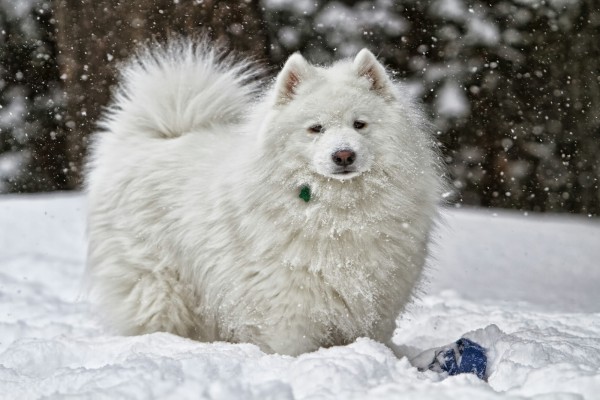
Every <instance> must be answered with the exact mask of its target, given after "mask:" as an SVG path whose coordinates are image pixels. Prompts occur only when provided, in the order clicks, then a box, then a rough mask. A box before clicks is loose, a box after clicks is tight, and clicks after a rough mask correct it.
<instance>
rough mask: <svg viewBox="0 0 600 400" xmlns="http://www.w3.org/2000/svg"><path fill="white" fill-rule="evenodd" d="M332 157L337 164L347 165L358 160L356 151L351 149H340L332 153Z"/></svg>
mask: <svg viewBox="0 0 600 400" xmlns="http://www.w3.org/2000/svg"><path fill="white" fill-rule="evenodd" d="M331 158H332V159H333V162H334V163H336V164H337V165H339V166H342V167H345V166H347V165H350V164H352V163H353V162H354V160H356V153H355V152H353V151H352V150H350V149H344V150H338V151H336V152H335V153H333V154H332V155H331Z"/></svg>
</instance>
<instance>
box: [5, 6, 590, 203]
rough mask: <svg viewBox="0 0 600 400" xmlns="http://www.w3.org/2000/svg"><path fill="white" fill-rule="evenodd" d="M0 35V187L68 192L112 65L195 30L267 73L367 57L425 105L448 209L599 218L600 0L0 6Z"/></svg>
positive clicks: (74, 183)
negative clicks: (360, 54)
mask: <svg viewBox="0 0 600 400" xmlns="http://www.w3.org/2000/svg"><path fill="white" fill-rule="evenodd" d="M50 5H52V7H50ZM52 8H53V10H52ZM53 11H54V15H55V17H54V18H53ZM0 25H1V27H2V35H1V36H0V59H1V60H2V63H1V64H0V106H1V107H2V108H0V192H2V191H35V190H52V189H62V188H67V187H68V188H77V187H80V186H79V185H80V184H81V166H82V162H83V157H84V154H85V152H86V147H87V138H88V135H89V133H90V132H91V131H92V130H93V129H94V126H95V125H94V124H95V123H96V120H97V118H98V115H99V113H100V112H101V109H102V107H103V106H104V105H105V104H106V103H107V101H108V99H109V96H110V87H111V85H113V84H114V73H115V66H116V62H117V61H118V60H122V59H124V58H127V57H129V56H130V55H131V54H132V52H133V51H134V49H135V48H136V47H137V46H138V45H139V44H141V43H144V42H146V41H148V40H152V39H156V40H159V41H161V40H164V39H165V38H166V37H168V36H169V35H171V34H174V35H177V34H186V35H190V34H191V35H194V34H206V35H208V36H210V37H211V38H213V39H217V40H221V41H223V42H225V44H226V45H228V46H229V47H231V48H234V49H236V50H241V51H244V52H247V53H250V54H253V55H255V56H258V57H259V58H263V57H267V58H268V59H269V60H270V62H271V63H272V64H279V65H281V64H282V63H283V62H284V60H285V59H286V58H287V57H288V56H289V55H290V54H291V53H293V52H294V51H301V52H302V53H303V54H304V55H306V56H307V57H308V58H309V59H311V60H312V61H313V62H317V63H328V62H331V61H333V60H335V59H339V58H342V57H349V56H353V55H354V54H356V52H357V51H358V50H359V49H360V48H362V47H369V48H371V49H372V50H374V51H375V52H376V53H377V54H378V56H379V57H380V58H381V59H382V60H383V61H384V62H385V63H387V64H388V65H389V66H390V67H391V69H392V70H393V71H396V72H397V76H398V77H399V78H402V80H404V81H405V82H406V86H407V89H408V93H409V95H411V96H414V97H417V98H420V99H423V100H424V102H425V103H426V105H427V109H428V110H430V112H431V116H432V117H433V120H434V123H435V126H436V128H437V134H438V135H437V137H438V139H439V142H440V145H441V147H442V148H443V151H444V155H445V157H446V161H447V163H448V165H449V167H450V172H451V175H452V183H453V185H454V187H455V189H456V192H457V194H458V196H459V201H461V202H463V203H465V204H473V205H483V206H495V207H509V208H518V209H523V210H540V211H546V210H553V211H572V212H573V211H575V212H583V213H589V214H599V213H600V188H599V180H600V155H599V154H600V78H599V76H600V33H599V32H600V4H599V0H571V1H566V0H527V1H525V0H491V1H486V2H483V1H481V0H402V1H392V0H363V1H360V2H355V1H350V0H261V1H260V4H259V3H258V1H242V2H234V1H216V0H135V1H131V2H123V1H117V0H98V1H92V0H53V1H52V2H51V0H27V1H19V2H14V1H12V0H0ZM56 41H57V43H58V47H57V49H58V51H57V49H56V48H55V45H54V43H55V42H56ZM56 63H58V65H59V66H60V73H59V72H58V70H57V67H56ZM59 76H60V78H61V79H58V77H59ZM61 84H62V88H64V89H62V90H60V91H59V90H58V88H59V87H60V85H61ZM63 99H64V100H63ZM3 182H4V184H3ZM2 185H4V186H2Z"/></svg>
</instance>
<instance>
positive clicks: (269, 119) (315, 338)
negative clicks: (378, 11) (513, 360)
mask: <svg viewBox="0 0 600 400" xmlns="http://www.w3.org/2000/svg"><path fill="white" fill-rule="evenodd" d="M254 76H255V72H254V71H253V70H252V69H251V68H250V67H249V66H248V65H247V64H243V63H242V64H239V63H237V64H236V63H233V62H232V61H231V60H229V59H226V58H225V59H224V58H223V57H222V56H221V55H220V54H219V53H218V52H217V51H214V50H211V49H210V48H209V46H208V45H206V44H199V45H198V44H193V43H190V42H186V41H180V42H177V43H172V44H169V45H166V46H164V47H160V48H158V49H154V50H149V51H146V52H145V53H143V54H141V55H140V56H138V57H137V58H136V59H135V60H134V61H133V62H131V63H130V64H129V66H128V67H126V68H125V70H124V72H123V73H122V78H121V81H122V83H121V87H120V88H119V90H118V92H117V93H116V96H115V100H114V103H113V105H112V107H111V108H110V109H109V111H108V113H107V116H106V118H105V119H104V121H103V123H102V125H101V126H102V130H101V132H99V133H98V134H97V136H96V139H95V143H94V146H93V149H92V153H91V160H90V165H89V176H88V191H89V267H88V278H89V285H90V287H89V289H90V290H89V293H90V296H91V299H92V300H93V302H94V303H95V304H97V305H98V306H99V310H100V311H101V312H102V314H103V315H104V316H105V317H106V319H107V321H108V322H109V323H110V324H111V325H112V326H114V327H115V328H116V329H118V330H119V331H120V332H121V333H123V334H142V333H147V332H154V331H167V332H172V333H175V334H178V335H182V336H186V337H190V338H194V339H197V340H202V341H216V340H223V341H229V342H251V343H255V344H257V345H258V346H260V348H261V349H263V350H264V351H266V352H277V353H281V354H290V355H296V354H300V353H303V352H308V351H313V350H316V349H318V348H319V347H321V346H331V345H339V344H345V343H349V342H352V341H353V340H355V339H356V338H357V337H360V336H368V337H371V338H374V339H376V340H379V341H382V342H389V340H390V338H391V336H392V333H393V330H394V326H395V323H394V321H395V318H396V317H397V316H398V314H399V313H400V312H401V311H402V309H403V307H404V305H405V304H406V303H407V301H408V300H409V299H410V296H411V292H412V291H413V287H414V285H415V283H416V282H417V281H418V279H419V276H420V274H421V270H422V267H423V263H424V259H425V255H426V247H427V242H428V235H429V231H430V229H431V226H432V220H433V218H434V216H435V209H436V203H437V200H438V198H439V192H440V187H441V184H440V169H439V168H438V164H437V156H436V152H435V151H434V150H433V145H432V139H431V138H430V136H429V134H428V132H427V129H425V128H424V124H423V122H422V120H423V119H422V117H421V116H420V114H419V112H418V111H417V110H416V109H415V107H414V106H413V105H412V104H411V103H410V102H409V101H408V100H407V97H408V96H407V94H406V93H405V92H404V91H403V90H402V88H401V87H399V86H397V85H396V84H394V83H392V82H391V81H390V80H389V78H388V77H387V75H386V73H385V69H384V68H383V67H382V66H381V64H379V63H378V62H377V60H376V59H375V58H374V57H373V55H372V54H371V53H370V52H368V51H367V50H363V51H361V53H359V55H358V56H357V57H356V59H355V60H345V61H340V62H338V63H336V64H334V65H333V66H331V67H328V68H320V67H315V66H312V65H309V64H308V63H307V62H306V61H305V60H304V59H303V58H302V57H301V56H300V55H299V54H295V55H293V56H292V57H291V58H290V60H289V61H288V63H286V66H285V67H284V69H283V70H282V72H281V73H280V74H279V76H278V79H277V81H276V82H275V84H274V85H273V87H271V88H268V89H267V90H266V91H265V94H264V95H262V96H260V97H258V100H257V96H256V86H253V84H251V83H250V82H251V81H253V78H254ZM355 120H362V121H365V122H366V123H367V125H366V127H365V128H363V129H360V130H358V129H354V127H353V123H354V121H355ZM317 123H318V124H321V125H322V126H323V127H324V129H325V130H324V132H323V133H320V134H318V133H317V134H316V133H312V132H310V131H309V130H308V129H309V128H310V127H311V126H313V125H315V124H317ZM347 148H352V150H354V151H355V152H356V158H357V159H356V162H355V164H354V166H353V167H355V171H351V172H349V173H347V174H345V175H342V174H340V175H337V174H335V168H336V166H335V165H334V164H333V162H332V161H331V154H332V153H333V152H335V151H337V150H341V149H347ZM305 185H308V186H309V187H310V189H311V194H312V198H311V199H310V201H309V202H305V201H303V200H302V199H301V198H299V193H300V189H301V188H302V187H303V186H305Z"/></svg>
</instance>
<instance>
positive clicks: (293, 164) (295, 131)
mask: <svg viewBox="0 0 600 400" xmlns="http://www.w3.org/2000/svg"><path fill="white" fill-rule="evenodd" d="M392 101H393V91H392V83H391V81H390V80H389V78H388V77H387V75H386V72H385V69H384V67H383V66H382V65H381V64H380V63H379V62H378V61H377V59H376V58H375V56H373V54H371V53H370V52H369V51H368V50H366V49H365V50H362V51H361V52H360V53H359V54H358V55H357V56H356V58H355V59H354V61H352V62H341V63H337V64H335V65H334V66H332V67H330V68H319V67H315V66H312V65H310V64H308V63H307V61H306V60H305V59H304V58H302V56H301V55H300V54H297V53H296V54H294V55H292V56H291V57H290V58H289V59H288V61H287V62H286V64H285V66H284V68H283V69H282V71H281V72H280V74H279V75H278V77H277V80H276V83H275V87H274V99H273V101H272V103H273V105H272V112H271V118H270V120H269V122H268V128H267V131H268V132H266V133H265V136H266V138H265V140H266V142H267V143H268V147H269V151H271V152H273V151H274V152H276V154H274V156H275V157H276V158H278V159H279V161H278V162H279V168H280V169H282V170H285V169H288V170H289V173H288V176H289V175H292V174H297V173H296V172H298V171H300V172H298V173H303V174H304V175H306V173H305V172H306V171H307V170H308V171H309V172H310V174H311V175H313V176H320V177H322V178H326V179H335V180H340V181H348V180H354V179H360V177H361V175H363V174H364V173H366V172H368V171H370V170H371V169H372V168H373V166H374V165H375V164H378V163H379V164H380V163H381V162H382V161H383V160H382V159H381V158H382V157H380V156H379V155H378V153H379V152H381V151H382V150H381V147H382V146H387V147H388V149H387V150H386V151H385V152H386V153H389V147H390V145H391V144H390V143H389V136H390V131H394V128H393V126H392V125H393V124H394V122H395V121H394V118H393V117H390V115H392V114H394V113H393V112H390V107H392V106H391V105H390V102H392ZM392 147H393V146H392ZM302 171H304V172H302ZM280 172H285V171H280Z"/></svg>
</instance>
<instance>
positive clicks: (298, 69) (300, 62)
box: [275, 52, 312, 105]
mask: <svg viewBox="0 0 600 400" xmlns="http://www.w3.org/2000/svg"><path fill="white" fill-rule="evenodd" d="M311 68H312V67H311V65H310V64H309V63H308V62H307V61H306V60H305V59H304V57H302V55H301V54H300V53H298V52H296V53H294V54H292V55H291V56H290V58H288V60H287V61H286V62H285V65H284V66H283V69H282V70H281V72H280V73H279V75H277V81H276V83H275V92H276V94H277V98H276V100H275V101H276V104H278V105H281V104H287V103H289V102H290V101H291V100H292V99H293V98H294V95H295V94H296V88H297V87H298V85H300V83H302V81H304V80H305V79H306V78H307V77H308V74H309V73H310V69H311Z"/></svg>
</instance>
